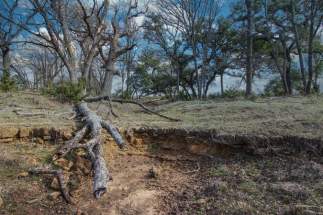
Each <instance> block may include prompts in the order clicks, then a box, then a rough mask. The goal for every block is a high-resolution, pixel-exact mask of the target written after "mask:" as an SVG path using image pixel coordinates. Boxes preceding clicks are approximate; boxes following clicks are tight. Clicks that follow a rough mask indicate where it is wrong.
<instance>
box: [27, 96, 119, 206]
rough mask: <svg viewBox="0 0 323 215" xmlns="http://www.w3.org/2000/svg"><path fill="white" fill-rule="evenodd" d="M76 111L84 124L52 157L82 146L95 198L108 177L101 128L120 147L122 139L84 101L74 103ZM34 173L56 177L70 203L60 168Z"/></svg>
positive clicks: (102, 191) (116, 131) (65, 153)
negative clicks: (89, 163) (89, 170)
mask: <svg viewBox="0 0 323 215" xmlns="http://www.w3.org/2000/svg"><path fill="white" fill-rule="evenodd" d="M75 110H76V113H77V114H78V116H79V117H81V118H82V121H83V122H84V126H83V127H82V128H81V129H80V130H79V131H78V132H76V134H75V136H74V137H73V138H72V139H71V140H69V141H67V142H66V143H65V144H64V145H63V146H62V147H61V148H59V149H58V151H57V152H56V154H55V155H54V157H53V159H54V160H55V159H58V158H59V157H64V156H65V155H67V154H68V153H69V152H71V151H72V150H73V149H76V148H84V149H85V150H86V151H87V154H88V157H89V159H90V160H91V163H92V170H93V173H94V179H93V195H94V196H95V198H100V197H101V196H102V195H103V194H104V193H105V192H106V191H107V183H108V181H109V179H110V176H109V171H108V168H107V166H106V162H105V160H104V157H103V153H102V145H101V143H102V140H101V130H102V128H103V129H105V130H107V132H109V133H110V134H111V136H112V137H113V138H114V140H115V142H116V143H117V145H118V146H119V147H120V148H123V147H124V141H123V139H122V137H121V135H120V133H119V132H118V130H117V129H116V128H115V127H114V126H112V125H111V124H109V123H107V122H105V121H103V120H102V119H101V117H99V116H98V115H97V114H96V113H94V112H92V111H91V110H90V109H89V108H88V106H87V104H86V103H85V102H82V103H80V104H77V105H76V108H75ZM84 138H88V141H87V142H86V143H83V144H82V143H81V141H82V140H83V139H84ZM31 173H34V174H51V175H54V176H55V177H57V179H58V181H59V184H60V187H61V192H62V195H63V197H64V199H65V200H66V202H68V203H72V200H71V198H70V196H69V193H68V191H67V188H66V186H65V183H64V178H63V173H62V171H60V170H48V169H36V170H31Z"/></svg>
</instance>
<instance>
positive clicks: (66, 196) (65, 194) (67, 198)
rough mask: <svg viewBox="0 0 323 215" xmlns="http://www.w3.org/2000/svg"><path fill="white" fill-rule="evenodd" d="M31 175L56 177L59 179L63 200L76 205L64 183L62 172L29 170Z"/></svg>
mask: <svg viewBox="0 0 323 215" xmlns="http://www.w3.org/2000/svg"><path fill="white" fill-rule="evenodd" d="M29 173H30V174H37V175H39V174H46V175H54V177H56V178H57V181H58V184H59V187H60V191H61V193H62V196H63V198H64V199H65V201H66V202H67V203H74V202H73V201H72V199H71V197H70V195H69V193H68V190H67V187H66V183H65V181H64V174H63V171H62V170H50V169H31V170H29Z"/></svg>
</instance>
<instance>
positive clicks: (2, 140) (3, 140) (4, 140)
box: [0, 138, 14, 143]
mask: <svg viewBox="0 0 323 215" xmlns="http://www.w3.org/2000/svg"><path fill="white" fill-rule="evenodd" d="M13 140H14V139H13V138H2V139H0V143H11V142H13Z"/></svg>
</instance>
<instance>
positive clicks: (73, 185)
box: [68, 174, 82, 191]
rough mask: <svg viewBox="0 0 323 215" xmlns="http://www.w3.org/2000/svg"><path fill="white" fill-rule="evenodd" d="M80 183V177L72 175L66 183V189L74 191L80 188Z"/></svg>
mask: <svg viewBox="0 0 323 215" xmlns="http://www.w3.org/2000/svg"><path fill="white" fill-rule="evenodd" d="M81 183H82V177H81V176H80V175H78V174H73V175H71V177H70V180H69V181H68V187H69V188H70V191H75V190H78V189H79V188H80V185H81Z"/></svg>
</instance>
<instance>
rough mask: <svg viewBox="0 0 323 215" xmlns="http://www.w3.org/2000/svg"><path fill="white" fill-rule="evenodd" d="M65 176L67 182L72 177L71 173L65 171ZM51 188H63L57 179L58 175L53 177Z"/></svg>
mask: <svg viewBox="0 0 323 215" xmlns="http://www.w3.org/2000/svg"><path fill="white" fill-rule="evenodd" d="M63 177H64V182H65V183H67V182H68V180H69V178H70V174H68V173H65V174H64V175H63ZM50 188H52V189H53V190H60V189H61V187H60V186H59V182H58V180H57V177H54V178H53V180H52V182H51V184H50Z"/></svg>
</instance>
